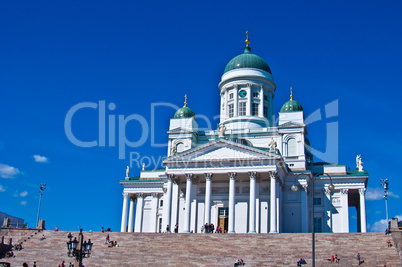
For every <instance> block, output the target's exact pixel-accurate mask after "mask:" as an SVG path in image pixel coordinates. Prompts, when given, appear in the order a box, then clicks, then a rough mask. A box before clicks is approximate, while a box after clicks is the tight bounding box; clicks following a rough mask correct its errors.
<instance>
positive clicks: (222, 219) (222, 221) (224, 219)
mask: <svg viewBox="0 0 402 267" xmlns="http://www.w3.org/2000/svg"><path fill="white" fill-rule="evenodd" d="M228 216H229V208H219V220H218V227H221V228H222V233H227V231H228Z"/></svg>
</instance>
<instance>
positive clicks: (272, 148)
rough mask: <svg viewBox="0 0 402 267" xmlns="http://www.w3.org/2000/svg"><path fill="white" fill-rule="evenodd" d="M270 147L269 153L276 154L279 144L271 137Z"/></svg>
mask: <svg viewBox="0 0 402 267" xmlns="http://www.w3.org/2000/svg"><path fill="white" fill-rule="evenodd" d="M268 145H269V152H273V153H275V152H276V147H277V144H276V141H275V140H274V138H273V137H271V142H270V143H269V144H268Z"/></svg>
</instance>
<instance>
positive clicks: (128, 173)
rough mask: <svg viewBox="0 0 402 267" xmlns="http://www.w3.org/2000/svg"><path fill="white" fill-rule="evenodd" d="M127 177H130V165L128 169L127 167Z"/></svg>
mask: <svg viewBox="0 0 402 267" xmlns="http://www.w3.org/2000/svg"><path fill="white" fill-rule="evenodd" d="M127 177H130V167H129V166H127V169H126V178H127Z"/></svg>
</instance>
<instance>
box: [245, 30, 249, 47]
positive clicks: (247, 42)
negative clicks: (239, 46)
mask: <svg viewBox="0 0 402 267" xmlns="http://www.w3.org/2000/svg"><path fill="white" fill-rule="evenodd" d="M246 34H247V39H246V45H247V47H248V44H249V43H250V40H249V39H248V31H246Z"/></svg>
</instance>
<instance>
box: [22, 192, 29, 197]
mask: <svg viewBox="0 0 402 267" xmlns="http://www.w3.org/2000/svg"><path fill="white" fill-rule="evenodd" d="M27 195H28V192H27V191H24V192H21V193H20V197H26V196H27Z"/></svg>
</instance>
